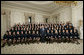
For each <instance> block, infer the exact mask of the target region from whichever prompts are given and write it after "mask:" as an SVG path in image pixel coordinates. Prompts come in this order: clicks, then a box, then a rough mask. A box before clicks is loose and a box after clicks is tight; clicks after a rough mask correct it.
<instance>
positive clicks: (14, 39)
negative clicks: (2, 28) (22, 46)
mask: <svg viewBox="0 0 84 55" xmlns="http://www.w3.org/2000/svg"><path fill="white" fill-rule="evenodd" d="M12 37H13V45H15V43H16V34H15V32H13V35H12Z"/></svg>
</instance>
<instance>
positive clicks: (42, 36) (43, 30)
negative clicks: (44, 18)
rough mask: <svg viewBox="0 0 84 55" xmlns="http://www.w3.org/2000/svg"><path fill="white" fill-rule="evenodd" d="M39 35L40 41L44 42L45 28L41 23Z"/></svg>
mask: <svg viewBox="0 0 84 55" xmlns="http://www.w3.org/2000/svg"><path fill="white" fill-rule="evenodd" d="M40 35H41V42H42V43H43V42H45V28H44V26H43V25H42V26H41V29H40Z"/></svg>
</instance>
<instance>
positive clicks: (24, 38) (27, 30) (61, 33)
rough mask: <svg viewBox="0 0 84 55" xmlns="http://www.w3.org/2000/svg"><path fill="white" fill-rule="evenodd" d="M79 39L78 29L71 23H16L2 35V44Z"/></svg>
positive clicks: (59, 41) (58, 41) (76, 40)
mask: <svg viewBox="0 0 84 55" xmlns="http://www.w3.org/2000/svg"><path fill="white" fill-rule="evenodd" d="M78 39H79V34H78V30H77V29H76V28H75V27H74V26H73V25H72V23H66V24H65V23H61V24H26V25H25V24H22V25H21V24H16V25H14V26H13V27H11V29H8V30H7V31H6V33H5V34H4V36H3V45H2V47H4V46H5V44H6V43H7V44H8V45H9V46H10V45H11V44H13V45H15V44H19V43H21V44H23V43H25V44H27V43H28V44H30V43H35V42H37V43H39V42H42V43H44V42H46V43H53V42H57V43H61V42H68V43H69V42H72V43H75V42H76V43H77V44H80V43H79V42H78Z"/></svg>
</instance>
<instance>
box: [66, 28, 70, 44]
mask: <svg viewBox="0 0 84 55" xmlns="http://www.w3.org/2000/svg"><path fill="white" fill-rule="evenodd" d="M69 36H70V35H69V31H68V30H66V41H67V42H68V43H69V42H70V37H69Z"/></svg>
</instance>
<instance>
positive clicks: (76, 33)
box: [73, 29, 80, 44]
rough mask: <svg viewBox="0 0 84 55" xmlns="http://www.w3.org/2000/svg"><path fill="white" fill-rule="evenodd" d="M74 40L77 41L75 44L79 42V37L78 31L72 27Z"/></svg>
mask: <svg viewBox="0 0 84 55" xmlns="http://www.w3.org/2000/svg"><path fill="white" fill-rule="evenodd" d="M73 35H74V37H73V38H74V41H76V42H77V44H80V43H79V42H78V39H79V37H78V36H79V34H78V31H77V29H74V34H73Z"/></svg>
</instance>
